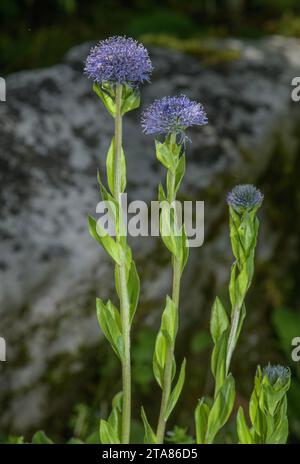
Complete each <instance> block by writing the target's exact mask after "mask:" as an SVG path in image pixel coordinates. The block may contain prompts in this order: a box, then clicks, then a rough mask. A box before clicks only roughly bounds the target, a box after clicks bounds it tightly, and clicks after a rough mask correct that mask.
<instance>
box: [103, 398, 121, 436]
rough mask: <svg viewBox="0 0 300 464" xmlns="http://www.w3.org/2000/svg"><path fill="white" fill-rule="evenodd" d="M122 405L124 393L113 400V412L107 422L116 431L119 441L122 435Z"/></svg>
mask: <svg viewBox="0 0 300 464" xmlns="http://www.w3.org/2000/svg"><path fill="white" fill-rule="evenodd" d="M122 405H123V392H119V393H117V394H116V395H115V396H114V398H113V400H112V411H111V413H110V415H109V418H108V421H107V422H108V423H109V425H110V427H111V428H112V430H113V431H114V434H115V436H117V437H118V439H119V441H120V437H121V433H122Z"/></svg>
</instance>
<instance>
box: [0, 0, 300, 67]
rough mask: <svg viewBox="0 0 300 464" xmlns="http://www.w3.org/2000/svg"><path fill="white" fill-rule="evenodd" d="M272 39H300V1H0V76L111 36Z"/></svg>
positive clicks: (43, 63)
mask: <svg viewBox="0 0 300 464" xmlns="http://www.w3.org/2000/svg"><path fill="white" fill-rule="evenodd" d="M246 4H247V6H246ZM111 12H113V14H111ZM268 33H271V34H272V33H280V34H284V35H292V36H293V35H295V36H300V4H299V1H298V0H263V1H261V0H249V1H247V2H245V1H243V0H223V1H217V0H190V1H189V2H182V1H180V0H167V1H165V2H161V1H158V0H132V1H121V0H110V1H109V0H90V1H89V2H86V1H83V0H44V1H43V2H42V1H41V0H1V3H0V62H1V75H3V74H7V73H10V72H13V71H18V70H23V69H29V68H35V67H40V66H49V65H51V64H54V63H56V62H58V61H59V60H60V59H61V57H62V56H63V54H64V53H65V52H66V51H67V50H68V49H69V48H70V47H71V46H73V45H75V44H77V43H80V42H83V41H85V40H98V39H100V38H103V37H106V36H109V35H112V34H128V35H130V36H134V37H140V36H142V35H144V34H154V35H160V34H164V35H168V36H170V35H171V36H174V37H175V38H181V39H182V38H199V37H200V38H201V37H203V36H219V37H224V36H228V35H240V36H247V37H259V36H261V35H263V34H268ZM177 44H178V42H177ZM179 48H181V47H180V46H179Z"/></svg>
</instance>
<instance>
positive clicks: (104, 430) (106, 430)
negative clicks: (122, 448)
mask: <svg viewBox="0 0 300 464" xmlns="http://www.w3.org/2000/svg"><path fill="white" fill-rule="evenodd" d="M99 432H100V441H101V444H102V445H119V444H120V440H119V437H118V436H117V434H116V433H115V431H114V430H113V428H112V426H111V425H110V424H109V422H107V421H105V420H104V419H101V420H100V429H99Z"/></svg>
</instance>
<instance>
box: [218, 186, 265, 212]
mask: <svg viewBox="0 0 300 464" xmlns="http://www.w3.org/2000/svg"><path fill="white" fill-rule="evenodd" d="M263 199H264V196H263V194H262V193H261V192H260V191H259V190H258V189H257V188H256V187H254V185H251V184H243V185H236V186H235V187H234V188H233V189H232V190H231V192H229V193H228V194H227V203H228V205H229V206H231V207H232V208H233V209H235V210H236V211H237V212H238V213H241V212H243V211H245V210H250V209H253V208H257V207H259V206H260V205H261V204H262V201H263Z"/></svg>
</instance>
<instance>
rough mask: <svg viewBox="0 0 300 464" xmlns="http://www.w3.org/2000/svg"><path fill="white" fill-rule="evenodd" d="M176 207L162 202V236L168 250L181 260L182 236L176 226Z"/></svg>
mask: <svg viewBox="0 0 300 464" xmlns="http://www.w3.org/2000/svg"><path fill="white" fill-rule="evenodd" d="M175 207H176V206H174V207H173V206H172V205H170V203H168V202H161V213H160V234H161V238H162V240H163V242H164V244H165V246H166V247H167V248H168V250H169V251H170V252H171V253H172V254H173V255H174V256H176V258H178V259H181V252H182V236H181V235H182V234H181V231H179V230H177V228H176V225H175V211H174V208H175Z"/></svg>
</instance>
